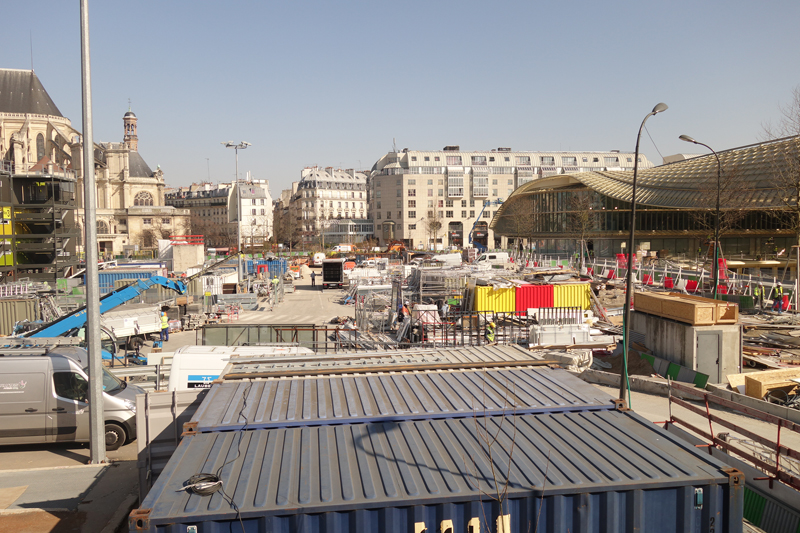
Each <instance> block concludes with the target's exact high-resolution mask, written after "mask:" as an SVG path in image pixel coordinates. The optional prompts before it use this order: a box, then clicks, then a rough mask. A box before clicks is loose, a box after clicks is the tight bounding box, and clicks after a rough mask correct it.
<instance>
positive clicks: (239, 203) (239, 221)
mask: <svg viewBox="0 0 800 533" xmlns="http://www.w3.org/2000/svg"><path fill="white" fill-rule="evenodd" d="M222 144H223V145H224V146H225V148H233V149H234V151H235V152H236V254H237V256H238V258H239V269H238V271H239V282H240V283H241V281H242V278H243V276H242V274H243V272H242V197H241V195H240V194H239V150H244V149H245V148H247V147H248V146H250V143H249V142H245V141H242V142H240V143H239V144H236V143H234V142H233V141H227V142H223V143H222Z"/></svg>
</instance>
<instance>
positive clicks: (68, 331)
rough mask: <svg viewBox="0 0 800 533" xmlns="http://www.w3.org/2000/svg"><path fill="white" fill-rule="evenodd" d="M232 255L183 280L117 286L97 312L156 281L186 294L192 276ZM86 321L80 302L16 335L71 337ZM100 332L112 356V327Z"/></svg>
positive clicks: (102, 299) (155, 278) (114, 340)
mask: <svg viewBox="0 0 800 533" xmlns="http://www.w3.org/2000/svg"><path fill="white" fill-rule="evenodd" d="M230 259H231V256H228V257H225V258H224V259H222V260H220V261H217V262H216V263H213V264H212V265H209V266H208V267H206V268H204V269H203V270H201V271H200V272H197V273H196V274H192V275H191V276H189V277H188V278H186V279H185V280H178V279H172V278H166V277H164V276H153V277H151V278H148V279H140V280H136V281H134V282H133V283H131V284H129V285H126V286H124V287H120V288H119V289H117V290H115V291H112V292H109V293H108V294H106V295H105V296H103V297H101V298H100V314H101V315H102V314H103V313H106V312H108V311H110V310H112V309H114V308H116V307H119V306H120V305H122V304H124V303H126V302H129V301H131V300H133V299H134V298H136V297H137V296H139V295H141V294H142V293H143V292H144V291H146V290H147V289H150V288H152V287H155V286H156V285H160V286H162V287H166V288H167V289H171V290H173V291H175V292H176V293H178V294H186V289H187V285H188V284H189V282H191V281H192V280H194V279H197V278H198V277H200V276H202V275H203V274H205V273H206V272H208V271H209V270H212V269H214V268H216V267H217V266H219V265H221V264H223V263H226V262H228V261H230ZM85 325H86V306H85V305H84V306H82V307H80V308H78V309H76V310H75V311H73V312H72V313H69V314H68V315H64V316H62V317H59V318H57V319H56V320H53V321H52V322H49V323H47V324H44V325H43V326H40V327H38V328H36V329H32V330H30V331H26V332H24V333H22V334H20V335H17V337H24V338H30V337H48V338H52V337H71V336H75V335H77V334H78V332H79V331H80V329H81V328H83V327H84V326H85ZM103 332H104V333H105V334H107V335H108V336H109V338H110V339H111V340H112V342H111V343H103V344H104V346H103V348H104V352H109V353H108V355H106V353H104V354H103V358H104V359H111V358H112V354H113V353H115V352H116V344H117V342H116V338H115V336H114V334H113V332H112V331H109V330H107V329H105V328H104V329H103Z"/></svg>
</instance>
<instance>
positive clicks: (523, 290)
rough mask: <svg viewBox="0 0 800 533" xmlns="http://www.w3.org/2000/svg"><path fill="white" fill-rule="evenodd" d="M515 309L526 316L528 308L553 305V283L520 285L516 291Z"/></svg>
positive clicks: (518, 313)
mask: <svg viewBox="0 0 800 533" xmlns="http://www.w3.org/2000/svg"><path fill="white" fill-rule="evenodd" d="M514 300H515V305H514V309H515V311H516V313H517V315H520V316H524V315H525V314H526V312H527V310H528V309H531V308H539V309H541V308H542V307H553V286H552V285H520V286H518V287H517V289H516V291H514Z"/></svg>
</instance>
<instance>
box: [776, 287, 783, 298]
mask: <svg viewBox="0 0 800 533" xmlns="http://www.w3.org/2000/svg"><path fill="white" fill-rule="evenodd" d="M775 295H776V296H777V297H778V298H780V297H781V296H783V287H781V286H778V287H775Z"/></svg>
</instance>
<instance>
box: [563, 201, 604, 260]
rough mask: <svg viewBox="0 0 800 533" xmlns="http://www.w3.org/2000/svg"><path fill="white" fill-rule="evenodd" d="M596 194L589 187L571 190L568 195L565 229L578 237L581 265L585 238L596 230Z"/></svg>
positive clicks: (597, 202)
mask: <svg viewBox="0 0 800 533" xmlns="http://www.w3.org/2000/svg"><path fill="white" fill-rule="evenodd" d="M598 206H599V197H598V194H597V193H596V192H594V191H590V190H589V189H583V190H573V191H571V194H570V196H569V205H568V209H569V211H568V212H567V231H568V232H570V233H572V234H573V235H576V236H577V237H578V250H579V252H578V253H579V257H580V258H581V267H583V266H584V260H585V255H584V248H585V247H586V239H587V237H588V236H589V234H591V233H592V232H594V231H597V212H598V210H597V208H598Z"/></svg>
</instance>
